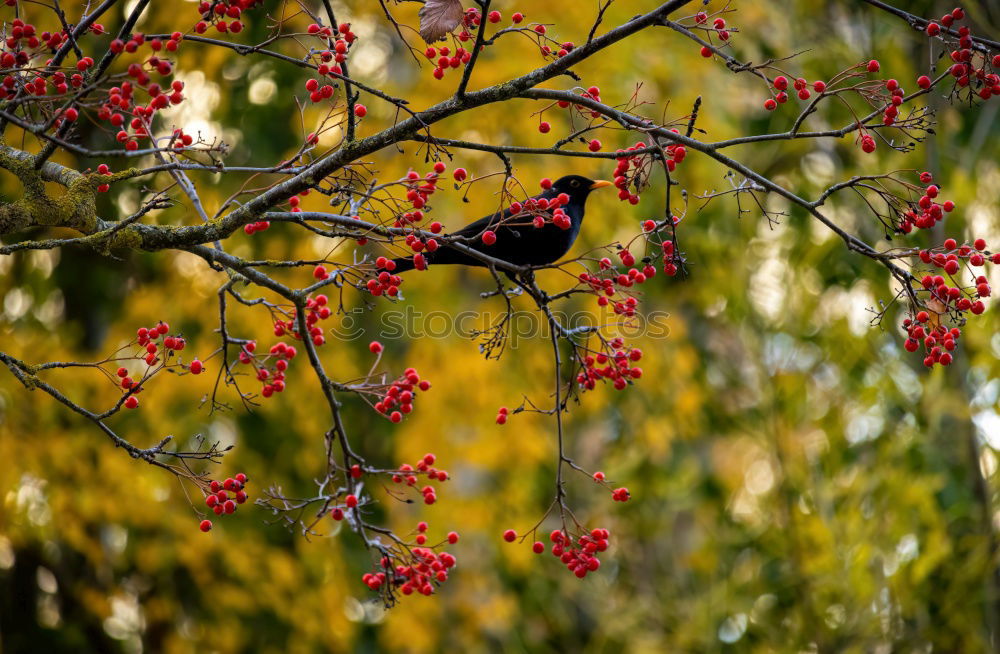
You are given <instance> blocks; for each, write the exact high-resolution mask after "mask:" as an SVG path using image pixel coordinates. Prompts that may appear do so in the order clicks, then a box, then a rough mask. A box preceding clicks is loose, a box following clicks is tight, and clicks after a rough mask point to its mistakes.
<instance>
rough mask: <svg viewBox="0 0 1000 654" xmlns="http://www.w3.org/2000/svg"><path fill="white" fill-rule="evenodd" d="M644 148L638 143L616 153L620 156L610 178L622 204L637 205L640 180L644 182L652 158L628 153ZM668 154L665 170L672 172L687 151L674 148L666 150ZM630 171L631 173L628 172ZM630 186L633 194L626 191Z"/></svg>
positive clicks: (643, 144)
mask: <svg viewBox="0 0 1000 654" xmlns="http://www.w3.org/2000/svg"><path fill="white" fill-rule="evenodd" d="M645 147H646V144H645V143H643V142H641V141H640V142H638V143H636V144H635V145H632V146H631V147H628V148H626V149H624V150H618V151H617V153H618V154H620V155H621V158H619V159H618V163H617V165H615V171H614V173H613V174H612V178H613V180H614V184H615V188H617V189H618V199H619V200H621V201H622V202H628V203H629V204H633V205H635V204H639V190H640V189H639V187H640V186H641V185H642V182H640V180H645V179H646V178H647V177H648V168H649V164H650V162H651V161H652V158H651V157H649V156H643V155H635V154H633V155H629V154H628V153H629V152H633V151H635V150H640V149H642V148H645ZM668 152H670V158H668V159H667V168H668V169H669V170H671V171H673V170H674V169H675V168H676V167H677V164H678V163H680V162H681V161H683V159H684V157H685V155H686V154H687V151H686V149H685V148H683V147H681V148H680V150H678V149H677V147H676V146H675V147H674V149H673V150H669V148H668ZM630 169H631V173H630V172H629V170H630ZM630 185H632V186H633V187H634V188H635V189H636V192H635V193H632V192H630V191H629V190H628V189H629V186H630Z"/></svg>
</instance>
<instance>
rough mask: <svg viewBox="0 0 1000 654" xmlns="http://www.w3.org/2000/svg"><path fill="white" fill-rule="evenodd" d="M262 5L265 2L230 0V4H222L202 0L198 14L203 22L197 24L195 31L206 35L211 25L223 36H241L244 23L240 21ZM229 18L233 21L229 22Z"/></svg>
mask: <svg viewBox="0 0 1000 654" xmlns="http://www.w3.org/2000/svg"><path fill="white" fill-rule="evenodd" d="M261 4H263V0H228V2H227V1H226V0H223V1H221V2H219V1H217V0H213V1H212V2H208V1H207V0H202V2H200V3H198V13H199V14H201V20H199V21H198V22H197V23H195V26H194V31H195V32H197V33H198V34H204V33H205V32H207V31H208V28H209V26H210V25H214V26H215V30H216V31H217V32H219V33H221V34H225V33H227V32H231V33H233V34H239V33H240V32H242V31H243V23H241V22H240V20H239V19H240V18H241V17H242V15H243V12H244V11H246V10H247V9H253V8H254V7H255V6H256V5H261ZM228 18H231V19H233V20H231V21H227V20H226V19H228Z"/></svg>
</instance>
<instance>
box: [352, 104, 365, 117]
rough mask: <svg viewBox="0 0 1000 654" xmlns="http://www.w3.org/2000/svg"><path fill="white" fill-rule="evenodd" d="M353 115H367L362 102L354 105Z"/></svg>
mask: <svg viewBox="0 0 1000 654" xmlns="http://www.w3.org/2000/svg"><path fill="white" fill-rule="evenodd" d="M354 115H355V116H357V117H358V118H364V117H365V116H366V115H368V107H366V106H365V105H363V104H356V105H354Z"/></svg>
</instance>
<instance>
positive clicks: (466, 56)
mask: <svg viewBox="0 0 1000 654" xmlns="http://www.w3.org/2000/svg"><path fill="white" fill-rule="evenodd" d="M459 38H461V36H460V37H459ZM424 56H425V57H427V58H428V59H430V60H431V61H434V62H435V63H436V64H437V66H436V67H435V68H434V72H433V73H432V74H433V75H434V79H443V78H444V74H445V72H447V70H448V69H449V68H458V67H459V66H461V65H462V64H467V63H469V60H470V59H472V53H471V52H469V51H468V50H466V49H465V48H462V47H457V48H455V50H454V52H453V51H452V49H451V48H449V47H448V46H446V45H442V46H441V47H439V48H434V47H428V48H427V49H426V50H424Z"/></svg>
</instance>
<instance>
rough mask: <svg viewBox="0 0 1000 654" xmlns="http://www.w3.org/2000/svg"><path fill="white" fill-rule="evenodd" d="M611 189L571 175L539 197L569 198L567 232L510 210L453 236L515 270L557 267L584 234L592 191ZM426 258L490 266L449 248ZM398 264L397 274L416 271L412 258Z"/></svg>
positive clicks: (439, 249)
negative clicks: (490, 236)
mask: <svg viewBox="0 0 1000 654" xmlns="http://www.w3.org/2000/svg"><path fill="white" fill-rule="evenodd" d="M609 185H610V183H609V182H604V181H596V182H595V181H593V180H590V179H587V178H586V177H582V176H580V175H567V176H566V177H561V178H559V179H558V180H556V181H555V182H553V184H552V187H551V188H549V189H547V190H546V191H545V192H544V193H542V194H541V195H537V196H535V199H536V200H537V199H540V198H544V199H546V200H552V199H554V198H557V197H558V196H559V195H560V194H562V193H565V194H566V195H567V196H569V201H568V202H566V203H565V204H562V205H561V208H562V210H563V211H564V212H565V214H566V216H567V217H568V218H569V226H568V227H567V228H566V229H563V228H562V227H560V226H558V225H556V224H554V223H553V221H552V220H551V219H548V220H546V222H545V225H544V226H542V227H535V226H534V225H533V224H532V219H533V216H532V215H531V212H529V211H527V210H524V211H521V213H519V214H517V215H514V214H512V212H511V210H510V209H506V210H504V211H503V212H501V213H496V214H491V215H489V216H485V217H483V218H480V219H479V220H477V221H475V222H473V223H470V224H468V225H466V226H465V227H463V228H462V229H460V230H458V231H457V232H453V233H452V234H449V236H462V237H465V238H466V239H468V241H466V242H465V243H464V244H465V245H466V246H467V247H468V248H470V249H472V250H476V251H478V252H482V253H483V254H486V255H489V256H491V257H493V258H495V259H500V260H501V261H506V262H507V263H510V264H513V265H515V266H542V265H546V264H550V263H554V262H556V261H558V260H559V259H561V258H562V257H563V256H564V255H565V254H566V253H567V252H569V249H570V247H572V245H573V242H574V241H575V240H576V237H577V236H578V235H579V234H580V226H581V224H582V222H583V210H584V204H585V203H586V201H587V196H588V195H590V192H591V191H592V190H594V189H597V188H601V187H603V186H609ZM486 231H492V232H493V233H494V234H496V242H495V243H494V244H493V245H486V244H485V243H484V242H483V240H482V236H483V234H484V233H485V232H486ZM424 257H425V258H426V260H427V263H428V264H432V265H437V264H444V263H452V264H459V265H463V266H485V265H486V264H485V263H483V262H482V261H481V260H480V259H477V258H476V257H474V256H471V255H469V254H466V253H465V252H461V251H459V250H458V249H456V248H453V247H451V246H449V245H442V246H441V247H439V248H438V249H437V250H435V251H434V252H427V251H425V252H424ZM395 264H396V268H395V270H393V272H394V273H396V274H399V273H402V272H406V271H407V270H412V269H413V267H414V265H413V258H412V257H405V258H402V259H396V260H395Z"/></svg>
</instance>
